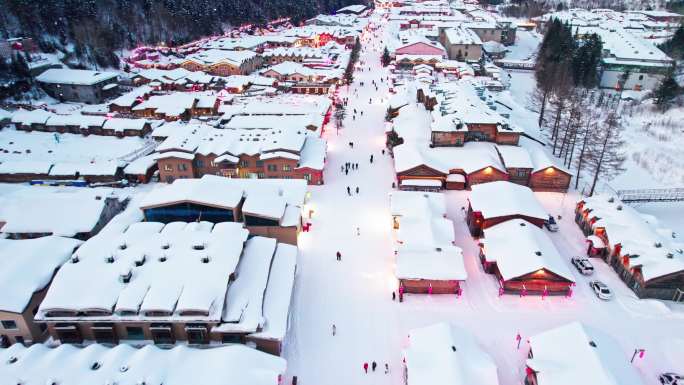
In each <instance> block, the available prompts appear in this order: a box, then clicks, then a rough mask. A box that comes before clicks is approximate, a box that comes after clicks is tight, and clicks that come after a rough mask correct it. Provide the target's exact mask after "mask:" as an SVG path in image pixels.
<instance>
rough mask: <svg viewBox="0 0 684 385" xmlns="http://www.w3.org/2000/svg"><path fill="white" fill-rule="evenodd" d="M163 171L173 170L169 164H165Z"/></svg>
mask: <svg viewBox="0 0 684 385" xmlns="http://www.w3.org/2000/svg"><path fill="white" fill-rule="evenodd" d="M164 171H173V166H171V165H170V164H165V165H164Z"/></svg>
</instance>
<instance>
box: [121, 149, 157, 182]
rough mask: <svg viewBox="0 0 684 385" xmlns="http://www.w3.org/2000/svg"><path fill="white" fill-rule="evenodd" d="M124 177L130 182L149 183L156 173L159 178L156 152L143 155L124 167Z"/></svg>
mask: <svg viewBox="0 0 684 385" xmlns="http://www.w3.org/2000/svg"><path fill="white" fill-rule="evenodd" d="M123 174H124V178H126V180H127V181H128V182H130V183H149V182H151V181H152V179H153V177H154V176H155V174H156V175H157V176H156V178H157V180H158V178H159V167H158V166H157V159H156V154H149V155H145V156H141V157H139V158H137V159H135V160H134V161H132V162H131V163H129V164H128V165H126V167H125V168H124V169H123Z"/></svg>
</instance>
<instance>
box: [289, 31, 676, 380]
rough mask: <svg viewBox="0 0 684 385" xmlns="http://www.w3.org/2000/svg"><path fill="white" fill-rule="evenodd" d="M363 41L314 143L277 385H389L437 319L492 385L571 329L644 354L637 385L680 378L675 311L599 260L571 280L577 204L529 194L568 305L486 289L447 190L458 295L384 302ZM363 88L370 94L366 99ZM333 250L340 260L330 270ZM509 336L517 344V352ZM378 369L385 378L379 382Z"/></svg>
mask: <svg viewBox="0 0 684 385" xmlns="http://www.w3.org/2000/svg"><path fill="white" fill-rule="evenodd" d="M365 36H366V37H365V38H364V39H362V45H363V50H362V53H361V55H360V63H363V64H360V65H359V66H360V67H361V68H362V69H363V71H359V70H357V71H356V73H355V80H354V83H353V85H352V86H351V87H349V89H348V90H347V89H342V90H341V91H340V96H341V97H348V98H349V105H348V106H347V115H346V119H345V124H344V127H343V128H341V129H340V130H339V133H336V132H334V130H330V131H327V132H326V133H325V134H324V136H325V137H326V139H327V140H328V156H327V164H326V169H325V181H326V182H325V183H326V184H325V185H323V186H320V187H318V186H317V187H314V188H312V189H311V190H312V196H311V200H310V203H309V206H310V207H308V208H309V209H311V210H313V211H314V214H313V217H312V219H311V220H310V222H311V223H312V229H311V232H308V233H302V234H301V235H300V238H299V244H300V245H299V246H300V259H299V263H298V275H297V277H298V278H297V283H296V288H295V294H294V300H293V301H294V311H293V312H292V313H291V318H292V319H291V324H290V332H289V334H288V340H287V342H286V344H285V354H284V356H285V358H286V359H287V360H288V373H287V376H286V378H285V381H284V383H287V384H289V383H290V382H289V381H291V378H292V376H297V377H298V381H299V382H298V383H299V384H316V385H324V384H331V385H332V384H401V383H403V379H402V378H403V367H402V362H401V359H402V349H403V348H405V347H406V346H407V335H408V332H409V330H411V329H413V328H417V327H423V326H428V325H431V324H434V323H436V322H441V321H448V322H453V323H455V324H456V325H458V326H461V327H463V328H465V329H467V330H469V331H470V332H472V333H473V334H474V335H475V336H476V338H477V340H478V341H479V342H480V344H481V345H482V346H483V348H484V349H485V351H487V352H488V353H489V354H490V355H491V356H492V357H493V358H494V360H495V362H496V364H497V366H498V374H499V379H500V383H501V384H506V385H513V384H522V383H523V377H524V362H525V358H526V354H527V349H528V346H527V344H526V342H525V341H526V339H527V338H528V337H529V336H531V335H533V334H536V333H539V332H542V331H545V330H548V329H550V328H553V327H557V326H561V325H563V324H566V323H568V322H571V321H575V320H579V321H582V322H584V323H586V324H588V325H590V326H593V327H596V328H599V329H601V330H603V331H605V332H607V333H609V334H611V335H612V336H613V337H615V338H616V339H618V341H619V342H620V344H621V347H622V349H623V350H624V353H625V357H628V359H629V357H631V356H632V353H633V351H634V349H637V348H640V349H645V350H646V353H645V356H644V358H643V359H639V358H637V359H636V360H635V361H634V365H635V366H636V368H637V370H638V371H639V372H640V373H641V374H642V378H643V379H644V381H645V383H648V384H652V383H656V382H657V375H658V374H659V373H661V372H663V371H667V370H684V367H682V366H683V365H684V364H682V360H680V361H679V362H675V360H676V357H677V356H678V355H680V354H684V344H682V341H681V340H676V339H675V338H676V337H680V338H681V335H682V332H683V331H684V309H683V308H682V307H681V305H674V304H669V306H671V307H668V306H667V305H665V304H664V303H663V302H660V301H652V300H638V299H637V298H636V297H635V296H634V294H633V292H632V291H631V290H629V289H628V288H627V287H626V286H625V285H624V283H622V281H620V279H619V277H618V276H617V275H616V274H615V272H614V271H613V270H612V269H611V268H610V267H609V266H608V265H606V264H605V263H604V262H602V261H601V260H592V262H593V263H594V266H595V268H596V270H597V271H596V273H595V274H594V275H593V276H591V277H585V276H582V275H581V274H579V273H578V272H577V271H576V270H575V269H574V267H573V266H572V264H571V263H570V258H571V257H572V256H574V255H583V253H584V241H583V240H584V236H583V235H582V233H581V232H580V230H579V229H578V228H577V226H576V225H575V223H574V221H573V217H574V213H573V210H574V204H575V202H576V201H577V196H576V195H574V194H573V193H569V194H567V196H564V194H557V193H537V196H538V198H539V200H540V201H541V202H542V204H543V205H544V207H545V208H546V209H547V210H548V211H549V213H552V214H554V215H558V214H560V215H562V219H561V220H560V221H559V225H560V231H559V232H558V233H555V234H551V238H552V239H553V241H554V243H555V245H556V247H557V248H558V250H559V251H560V252H561V254H562V255H563V256H564V257H565V258H566V263H567V264H568V267H569V268H570V269H571V270H572V272H573V273H574V274H575V278H576V282H577V286H576V287H575V289H574V294H573V296H572V297H571V298H564V297H550V298H546V299H543V300H542V299H541V297H538V296H528V297H523V298H520V297H518V296H517V295H505V296H503V297H498V296H497V287H498V286H497V282H496V281H495V279H494V277H493V276H491V275H489V274H486V273H484V271H483V270H482V267H481V265H480V263H479V261H478V259H477V255H478V254H477V253H478V246H477V243H476V241H474V240H473V239H472V238H471V237H470V236H469V234H468V231H467V227H466V224H465V221H464V219H463V214H462V210H461V207H463V206H465V205H466V199H467V197H468V196H469V194H470V192H469V191H451V192H448V193H447V203H448V210H449V219H451V220H453V221H454V226H455V229H454V231H455V234H456V242H457V246H459V247H461V248H462V249H463V253H464V257H465V263H466V268H467V270H468V279H467V280H466V281H465V283H464V285H463V296H462V297H461V298H458V297H456V296H453V295H433V296H428V295H407V296H406V298H405V299H404V302H403V303H399V302H398V301H394V302H393V301H392V291H393V290H394V289H395V288H396V286H397V284H396V280H395V278H394V255H393V247H392V242H393V234H392V226H391V216H390V213H389V201H388V194H389V193H390V192H391V191H392V182H393V181H394V169H393V164H392V159H391V157H389V156H388V155H382V153H381V151H382V149H383V148H384V141H385V136H384V127H385V121H384V117H385V112H386V106H385V104H384V103H382V102H380V99H382V98H384V102H386V101H387V98H388V96H389V92H388V88H387V86H386V84H384V83H382V82H380V78H382V77H386V76H387V71H386V69H384V68H383V67H382V66H381V64H380V55H381V54H382V49H383V42H382V41H381V38H380V36H382V31H377V32H375V35H374V34H373V32H370V33H369V32H366V35H365ZM369 66H370V67H371V70H370V71H369V70H368V68H369ZM373 80H375V82H376V83H377V84H378V85H379V87H378V90H377V91H376V88H375V86H374V85H373V84H372V81H373ZM361 82H363V86H361ZM357 95H358V96H357ZM369 99H372V103H371V104H369ZM354 109H356V110H357V111H358V113H357V114H356V119H353V115H354ZM361 111H363V115H360V113H361ZM331 131H332V132H331ZM350 142H353V148H352V147H351V146H350V145H349V143H350ZM371 155H373V157H374V161H373V163H372V164H371V163H370V161H369V159H370V156H371ZM346 162H351V163H358V165H359V166H358V170H353V169H350V170H349V173H348V175H345V173H344V172H343V171H341V170H343V168H344V165H345V163H346ZM347 187H349V188H350V190H351V196H349V195H348V194H347ZM357 187H358V188H359V193H358V194H357V193H356V192H355V191H356V188H357ZM357 228H358V231H359V232H358V235H357ZM337 251H339V252H340V253H341V255H342V258H341V261H337V260H336V256H335V255H336V252H337ZM591 279H599V280H601V281H603V282H605V283H606V284H607V285H608V286H609V287H610V288H611V289H612V290H613V291H614V293H615V298H614V299H613V300H611V301H608V302H603V301H601V300H599V299H598V298H596V297H595V295H594V293H593V292H592V291H591V290H590V288H589V286H588V282H589V280H591ZM333 324H334V325H335V328H336V335H335V336H333V335H332V329H333ZM644 331H648V332H647V333H644ZM517 333H520V335H521V336H522V343H521V346H520V349H519V350H516V341H515V337H516V334H517ZM673 352H674V353H673ZM673 357H674V359H673ZM679 357H681V356H679ZM373 361H375V362H377V364H378V369H377V371H376V372H375V373H373V372H372V370H370V369H369V373H368V374H364V370H363V364H364V363H365V362H367V363H368V364H369V365H370V364H371V363H372V362H373ZM385 363H388V365H389V368H390V373H389V374H387V375H386V374H385V373H384V365H385Z"/></svg>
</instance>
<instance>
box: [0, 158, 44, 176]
mask: <svg viewBox="0 0 684 385" xmlns="http://www.w3.org/2000/svg"><path fill="white" fill-rule="evenodd" d="M51 168H52V162H43V161H39V160H37V161H33V160H5V161H3V162H2V164H0V174H36V175H47V174H48V173H49V172H50V169H51Z"/></svg>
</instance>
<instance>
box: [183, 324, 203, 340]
mask: <svg viewBox="0 0 684 385" xmlns="http://www.w3.org/2000/svg"><path fill="white" fill-rule="evenodd" d="M185 332H186V333H187V335H188V343H189V344H205V343H207V327H206V326H205V325H204V324H187V325H186V326H185Z"/></svg>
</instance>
